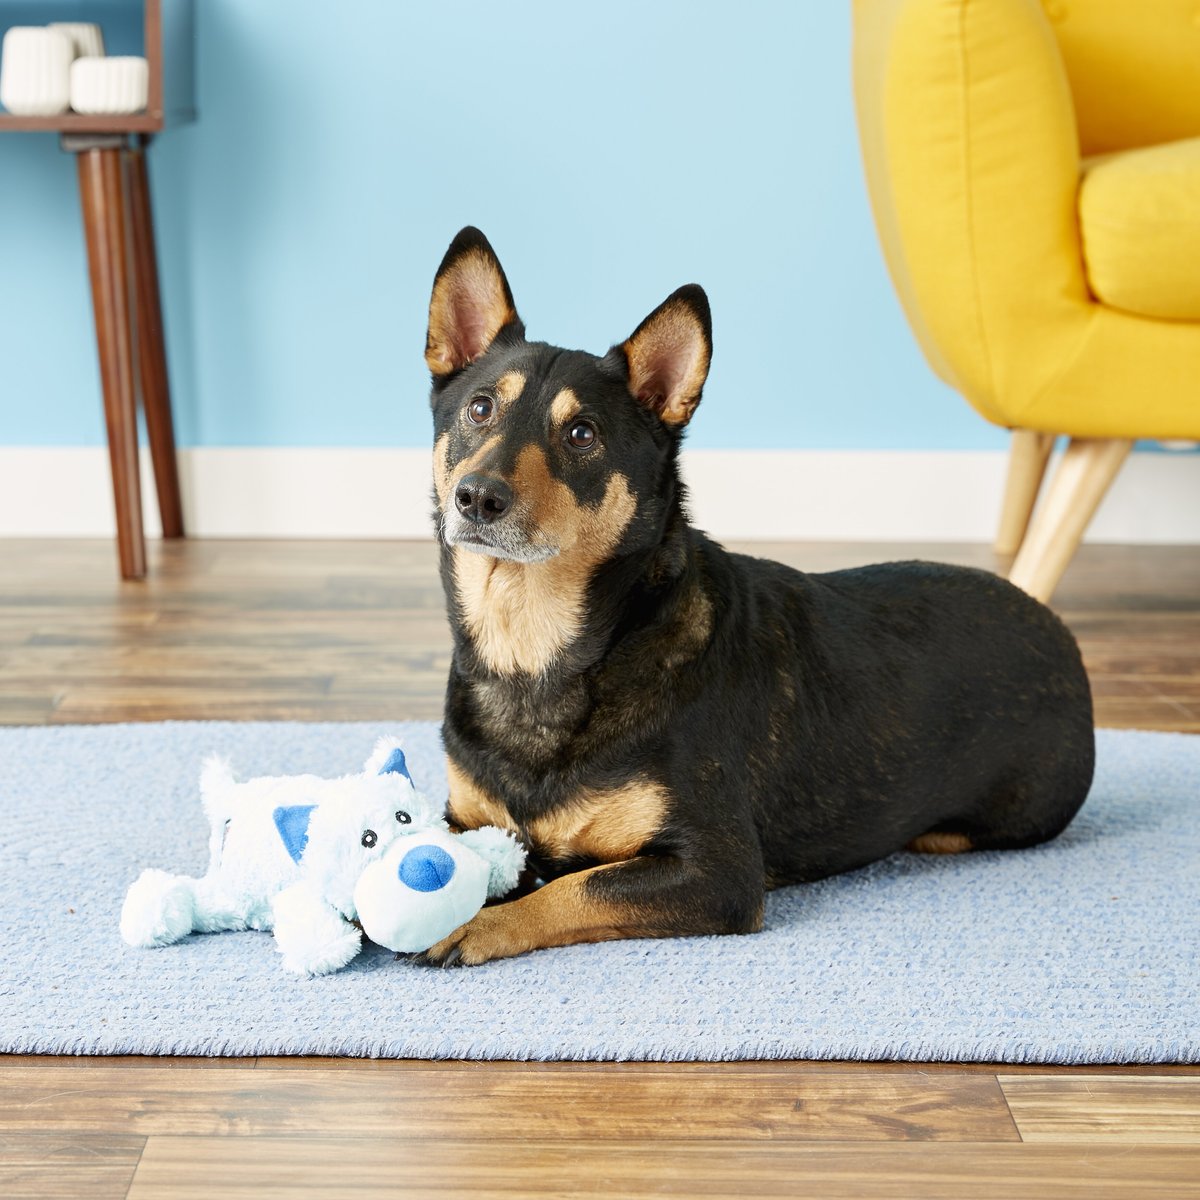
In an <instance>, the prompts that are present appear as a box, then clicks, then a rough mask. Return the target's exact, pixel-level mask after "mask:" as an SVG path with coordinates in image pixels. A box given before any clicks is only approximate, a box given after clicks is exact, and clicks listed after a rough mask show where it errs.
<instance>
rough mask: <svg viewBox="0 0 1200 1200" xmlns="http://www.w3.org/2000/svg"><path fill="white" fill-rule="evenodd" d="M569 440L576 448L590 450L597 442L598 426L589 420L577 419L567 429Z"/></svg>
mask: <svg viewBox="0 0 1200 1200" xmlns="http://www.w3.org/2000/svg"><path fill="white" fill-rule="evenodd" d="M567 441H568V442H570V443H571V445H572V446H574V447H575V449H576V450H590V449H591V448H592V446H593V445H594V444H595V442H596V427H595V426H594V425H592V424H591V423H590V422H589V421H576V422H575V424H574V425H572V426H571V428H570V429H569V430H568V431H567Z"/></svg>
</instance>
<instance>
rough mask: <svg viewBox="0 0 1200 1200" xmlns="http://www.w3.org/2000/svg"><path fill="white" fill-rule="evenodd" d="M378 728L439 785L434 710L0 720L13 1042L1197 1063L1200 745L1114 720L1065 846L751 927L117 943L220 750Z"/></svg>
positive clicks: (252, 749)
mask: <svg viewBox="0 0 1200 1200" xmlns="http://www.w3.org/2000/svg"><path fill="white" fill-rule="evenodd" d="M381 733H398V734H400V736H402V737H403V738H404V739H405V740H406V745H407V747H408V749H409V752H410V753H409V762H410V765H411V767H412V772H413V776H414V778H415V779H416V781H417V783H418V785H419V786H421V787H423V788H424V789H426V790H428V791H429V792H430V793H431V794H433V793H436V794H438V795H441V794H444V789H445V777H444V774H443V768H442V763H441V756H440V751H439V743H438V735H437V729H436V727H435V726H434V725H432V724H428V723H410V724H399V725H397V724H393V725H380V724H336V725H335V724H327V725H304V724H245V723H237V724H234V723H215V722H214V723H209V722H199V723H168V724H153V725H123V726H74V727H58V728H19V729H5V730H0V812H2V813H3V819H4V825H3V829H4V832H3V835H2V836H0V1051H9V1052H14V1051H22V1052H32V1053H67V1054H228V1055H252V1054H344V1055H358V1056H381V1057H418V1058H446V1057H453V1058H459V1057H461V1058H513V1059H660V1060H686V1059H706V1060H717V1059H746V1058H820V1059H831V1058H833V1059H909V1060H937V1059H943V1060H959V1061H1000V1062H1044V1063H1090V1062H1197V1061H1200V955H1198V948H1200V738H1194V737H1186V736H1181V735H1176V734H1149V733H1112V732H1102V733H1101V734H1100V735H1099V766H1098V770H1097V775H1096V784H1095V787H1094V788H1093V791H1092V796H1091V798H1090V799H1089V801H1088V803H1087V804H1086V805H1085V807H1084V809H1083V811H1082V812H1081V813H1080V815H1079V817H1078V818H1076V820H1075V822H1074V824H1073V825H1072V826H1071V827H1070V828H1069V829H1068V830H1067V832H1066V833H1065V834H1064V835H1063V836H1062V837H1061V838H1059V839H1058V840H1057V841H1056V842H1053V843H1051V844H1049V845H1047V846H1043V847H1038V848H1036V849H1033V850H1025V851H1019V852H1009V853H988V854H971V855H964V856H961V857H957V858H932V857H924V856H918V855H910V854H898V855H896V856H894V857H893V858H891V859H889V860H887V861H886V862H882V863H877V864H875V865H874V866H871V867H868V868H866V869H864V870H861V871H857V872H855V873H854V874H851V875H845V876H841V877H840V878H836V879H830V880H827V881H824V882H822V883H819V884H811V885H808V886H802V887H795V888H789V889H785V890H783V891H780V892H776V893H774V894H772V895H771V896H770V897H769V899H768V902H767V910H766V928H765V930H764V932H762V933H759V934H756V935H753V936H750V937H726V938H694V939H688V940H673V941H634V942H610V943H606V944H601V945H593V946H571V947H564V948H562V949H556V950H543V951H540V952H538V953H535V954H531V955H527V956H525V957H523V958H518V959H511V960H507V961H503V962H496V963H490V964H488V965H486V966H483V967H478V968H474V969H467V970H451V971H441V970H432V969H429V968H422V967H417V966H413V965H412V964H410V963H408V962H407V961H396V960H395V959H394V957H393V956H392V955H391V954H390V953H388V952H386V951H382V950H377V949H371V950H369V951H368V952H367V953H366V954H364V955H362V956H361V957H360V958H359V959H358V960H356V962H355V963H353V964H352V965H351V966H350V967H349V968H348V969H346V970H345V971H343V972H342V973H340V974H337V975H333V976H327V977H323V978H318V979H302V978H297V977H295V976H292V975H288V974H286V973H285V972H284V971H283V970H282V969H281V967H280V963H279V956H278V954H277V953H276V951H275V950H274V947H273V945H272V939H271V938H270V936H269V935H267V934H262V933H225V934H216V935H209V936H194V937H190V938H188V939H186V940H185V941H184V942H181V943H179V944H178V945H175V946H171V947H168V948H166V949H161V950H135V949H131V948H130V947H128V946H126V945H125V944H124V943H123V942H122V941H121V939H120V937H119V936H118V933H117V919H118V913H119V910H120V907H121V900H122V897H123V895H124V892H125V889H126V888H127V887H128V885H129V883H130V882H131V881H132V880H133V879H134V878H135V877H136V876H137V874H138V872H139V870H140V869H141V868H142V867H144V866H160V867H164V868H167V869H170V870H175V871H186V872H189V873H200V872H201V871H202V870H203V868H204V864H205V862H206V857H207V856H206V839H207V830H206V826H205V821H204V818H203V816H202V814H201V811H200V801H199V796H198V792H197V785H196V781H197V777H198V772H199V768H200V762H201V759H202V758H203V757H204V756H205V755H206V754H208V753H209V752H211V751H214V750H216V751H219V752H221V753H224V754H227V755H229V756H230V757H231V758H232V760H233V763H234V766H235V769H240V771H241V773H243V774H263V773H276V772H283V771H290V772H301V771H314V772H317V773H320V774H327V775H337V774H342V773H344V772H346V771H349V770H354V769H357V767H358V766H359V764H361V762H362V761H363V760H364V758H365V757H366V755H367V753H368V752H369V750H370V748H371V746H372V743H373V742H374V740H375V738H376V737H377V736H378V735H379V734H381Z"/></svg>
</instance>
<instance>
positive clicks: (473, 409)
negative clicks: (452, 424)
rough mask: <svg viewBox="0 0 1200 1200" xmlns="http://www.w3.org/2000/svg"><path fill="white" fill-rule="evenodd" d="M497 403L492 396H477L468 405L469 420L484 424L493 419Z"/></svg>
mask: <svg viewBox="0 0 1200 1200" xmlns="http://www.w3.org/2000/svg"><path fill="white" fill-rule="evenodd" d="M495 408H496V404H495V401H493V400H492V398H491V396H476V397H475V399H474V400H472V401H471V403H470V404H468V405H467V420H468V421H470V422H471V423H472V424H473V425H483V424H486V422H487V421H489V420H490V419H491V416H492V413H493V412H494V411H495Z"/></svg>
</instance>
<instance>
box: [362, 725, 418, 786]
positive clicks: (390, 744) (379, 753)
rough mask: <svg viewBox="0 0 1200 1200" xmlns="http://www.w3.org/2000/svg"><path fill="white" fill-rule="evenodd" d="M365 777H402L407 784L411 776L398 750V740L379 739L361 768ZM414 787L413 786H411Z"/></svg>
mask: <svg viewBox="0 0 1200 1200" xmlns="http://www.w3.org/2000/svg"><path fill="white" fill-rule="evenodd" d="M363 773H364V774H366V775H403V776H404V778H405V779H407V780H408V782H409V783H412V781H413V780H412V776H411V775H410V774H409V773H408V763H407V762H406V761H405V759H404V751H403V750H401V749H400V740H399V738H394V737H381V738H380V739H379V741H377V742H376V743H375V749H374V750H372V751H371V757H370V758H368V759H367V761H366V765H365V766H364V767H363ZM413 786H414V787H415V786H416V785H415V784H414V785H413Z"/></svg>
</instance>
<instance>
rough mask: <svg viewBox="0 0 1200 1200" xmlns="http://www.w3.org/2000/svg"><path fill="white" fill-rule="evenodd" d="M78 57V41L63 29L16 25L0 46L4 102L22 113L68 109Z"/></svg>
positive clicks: (39, 114)
mask: <svg viewBox="0 0 1200 1200" xmlns="http://www.w3.org/2000/svg"><path fill="white" fill-rule="evenodd" d="M74 57H75V46H74V43H73V42H72V41H71V39H70V38H69V37H67V36H66V34H64V33H61V32H60V31H59V30H57V29H45V28H42V27H40V26H33V25H14V26H13V27H12V28H11V29H10V30H9V31H8V32H7V33H6V34H5V35H4V43H3V46H2V47H0V104H3V105H4V107H5V108H6V109H8V111H9V112H10V113H13V114H15V115H16V116H20V117H54V116H57V115H58V114H59V113H64V112H66V111H67V107H68V105H69V104H70V101H71V60H72V59H73V58H74Z"/></svg>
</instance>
